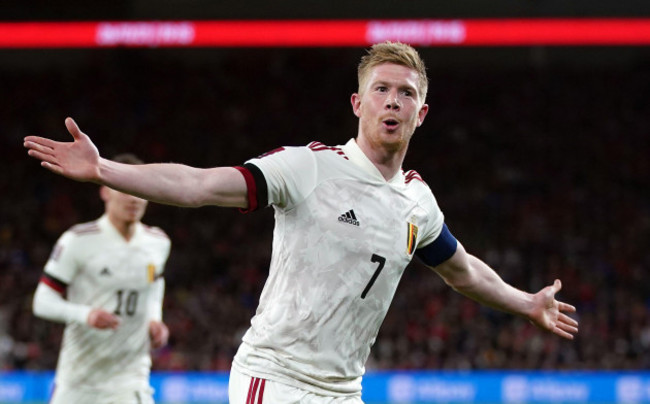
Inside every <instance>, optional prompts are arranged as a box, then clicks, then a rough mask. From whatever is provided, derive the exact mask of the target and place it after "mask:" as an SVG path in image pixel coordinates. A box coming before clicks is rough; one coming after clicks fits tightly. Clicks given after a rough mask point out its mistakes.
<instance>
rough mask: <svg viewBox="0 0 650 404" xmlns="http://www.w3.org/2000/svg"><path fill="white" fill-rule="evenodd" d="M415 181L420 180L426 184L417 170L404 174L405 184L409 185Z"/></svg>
mask: <svg viewBox="0 0 650 404" xmlns="http://www.w3.org/2000/svg"><path fill="white" fill-rule="evenodd" d="M413 180H419V181H422V182H424V180H423V179H422V177H420V174H418V172H417V171H415V170H409V171H407V172H406V173H405V174H404V182H405V183H407V184H408V183H409V182H411V181H413Z"/></svg>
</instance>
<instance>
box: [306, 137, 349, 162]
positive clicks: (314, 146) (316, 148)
mask: <svg viewBox="0 0 650 404" xmlns="http://www.w3.org/2000/svg"><path fill="white" fill-rule="evenodd" d="M307 147H308V148H309V149H311V150H313V151H323V150H331V151H333V152H335V153H336V154H338V155H339V156H341V157H343V158H344V159H346V160H349V159H348V156H346V155H345V152H343V150H342V149H341V148H340V147H336V146H325V145H324V144H322V143H321V142H316V141H314V142H311V143H309V144H308V145H307Z"/></svg>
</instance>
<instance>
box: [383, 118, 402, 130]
mask: <svg viewBox="0 0 650 404" xmlns="http://www.w3.org/2000/svg"><path fill="white" fill-rule="evenodd" d="M383 124H384V127H385V128H386V129H388V130H395V129H397V126H398V125H399V122H397V120H395V119H385V120H384V121H383Z"/></svg>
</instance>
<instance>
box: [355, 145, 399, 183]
mask: <svg viewBox="0 0 650 404" xmlns="http://www.w3.org/2000/svg"><path fill="white" fill-rule="evenodd" d="M356 141H357V145H358V146H359V148H360V149H361V151H363V154H365V155H366V157H368V159H369V160H370V161H371V162H372V164H374V165H375V167H377V170H379V172H380V173H381V175H382V176H383V177H384V179H385V180H386V181H389V180H390V179H391V178H393V177H394V176H395V174H397V173H398V171H399V170H400V169H401V168H402V163H403V162H404V156H405V155H406V149H407V146H403V147H398V148H396V149H395V150H393V149H392V148H389V147H386V146H383V145H376V144H373V143H372V142H370V141H368V140H367V139H366V138H365V137H364V136H357V139H356Z"/></svg>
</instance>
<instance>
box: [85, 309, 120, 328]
mask: <svg viewBox="0 0 650 404" xmlns="http://www.w3.org/2000/svg"><path fill="white" fill-rule="evenodd" d="M88 325H90V326H91V327H93V328H99V329H100V330H103V329H107V328H110V329H113V330H114V329H116V328H117V327H118V326H119V325H120V318H119V317H118V316H116V315H114V314H112V313H109V312H107V311H104V310H102V309H93V310H92V311H91V312H90V314H89V315H88Z"/></svg>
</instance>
